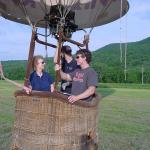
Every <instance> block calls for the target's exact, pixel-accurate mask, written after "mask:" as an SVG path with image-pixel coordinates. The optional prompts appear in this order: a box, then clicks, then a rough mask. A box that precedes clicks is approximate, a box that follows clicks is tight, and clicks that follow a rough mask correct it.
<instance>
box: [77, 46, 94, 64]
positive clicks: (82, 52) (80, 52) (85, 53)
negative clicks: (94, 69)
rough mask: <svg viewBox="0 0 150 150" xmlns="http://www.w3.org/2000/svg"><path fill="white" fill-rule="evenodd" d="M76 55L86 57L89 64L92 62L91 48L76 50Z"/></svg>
mask: <svg viewBox="0 0 150 150" xmlns="http://www.w3.org/2000/svg"><path fill="white" fill-rule="evenodd" d="M76 55H81V56H82V57H86V61H87V63H88V64H89V63H90V62H91V59H92V54H91V52H90V51H89V50H86V49H80V50H78V51H77V52H76Z"/></svg>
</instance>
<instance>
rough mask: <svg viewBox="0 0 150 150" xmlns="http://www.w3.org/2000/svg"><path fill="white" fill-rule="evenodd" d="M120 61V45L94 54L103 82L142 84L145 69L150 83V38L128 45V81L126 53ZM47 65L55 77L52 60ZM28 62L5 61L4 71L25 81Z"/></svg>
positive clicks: (99, 50) (93, 57)
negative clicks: (125, 62)
mask: <svg viewBox="0 0 150 150" xmlns="http://www.w3.org/2000/svg"><path fill="white" fill-rule="evenodd" d="M122 49H123V57H122V63H121V61H120V44H119V43H115V44H109V45H106V46H104V47H103V48H100V49H98V50H96V51H94V52H92V54H93V55H92V67H94V68H95V70H96V71H97V73H98V75H99V80H100V81H101V82H128V83H140V82H141V75H142V73H141V68H142V65H143V68H144V82H145V83H150V67H149V66H150V37H149V38H146V39H144V40H141V41H138V42H131V43H128V44H127V80H126V81H125V80H124V58H125V57H124V51H125V44H124V43H123V44H122ZM49 60H50V61H49V62H48V63H47V66H48V67H47V68H48V71H49V72H50V73H51V74H52V75H54V70H53V68H54V67H53V61H52V58H50V59H49ZM26 64H27V61H25V60H24V61H17V60H16V61H5V62H3V66H4V71H5V74H6V75H7V77H9V78H11V79H24V75H25V68H26Z"/></svg>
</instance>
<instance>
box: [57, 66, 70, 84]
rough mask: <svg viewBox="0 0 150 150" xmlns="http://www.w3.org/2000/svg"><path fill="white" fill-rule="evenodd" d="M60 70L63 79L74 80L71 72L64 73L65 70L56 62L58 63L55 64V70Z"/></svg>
mask: <svg viewBox="0 0 150 150" xmlns="http://www.w3.org/2000/svg"><path fill="white" fill-rule="evenodd" d="M58 70H60V76H61V79H63V80H66V81H72V78H71V76H70V75H69V74H67V73H64V72H63V71H62V70H61V67H60V65H58V64H56V65H55V71H58Z"/></svg>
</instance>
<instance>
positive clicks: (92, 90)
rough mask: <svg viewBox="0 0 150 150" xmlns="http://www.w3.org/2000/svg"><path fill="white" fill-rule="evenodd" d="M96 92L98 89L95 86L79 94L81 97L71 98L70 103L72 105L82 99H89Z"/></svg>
mask: <svg viewBox="0 0 150 150" xmlns="http://www.w3.org/2000/svg"><path fill="white" fill-rule="evenodd" d="M95 91H96V87H95V86H89V87H88V89H87V90H85V91H84V92H83V93H81V94H79V95H76V96H74V95H72V96H69V97H68V99H69V102H71V103H74V102H75V101H78V100H80V99H84V98H87V97H89V96H91V95H93V94H94V93H95Z"/></svg>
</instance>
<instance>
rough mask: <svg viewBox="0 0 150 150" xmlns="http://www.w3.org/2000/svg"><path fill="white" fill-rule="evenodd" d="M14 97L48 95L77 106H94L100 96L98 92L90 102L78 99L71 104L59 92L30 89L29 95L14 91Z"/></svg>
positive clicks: (66, 97)
mask: <svg viewBox="0 0 150 150" xmlns="http://www.w3.org/2000/svg"><path fill="white" fill-rule="evenodd" d="M14 95H15V97H18V96H32V97H45V98H48V97H53V98H56V99H57V100H59V101H62V102H64V103H68V104H70V105H78V106H82V107H95V106H97V105H98V103H99V101H100V99H101V96H99V95H98V94H95V96H94V97H93V100H92V101H90V102H86V101H83V100H79V101H77V102H75V103H73V104H71V103H69V102H68V96H66V95H64V94H62V93H60V92H57V91H55V92H53V93H51V92H43V91H42V92H41V91H32V92H31V93H30V94H29V95H28V94H27V93H26V92H25V91H23V90H19V91H16V92H15V93H14Z"/></svg>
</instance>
